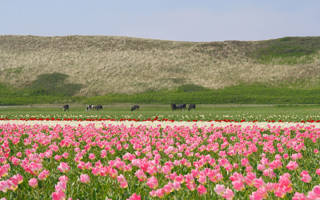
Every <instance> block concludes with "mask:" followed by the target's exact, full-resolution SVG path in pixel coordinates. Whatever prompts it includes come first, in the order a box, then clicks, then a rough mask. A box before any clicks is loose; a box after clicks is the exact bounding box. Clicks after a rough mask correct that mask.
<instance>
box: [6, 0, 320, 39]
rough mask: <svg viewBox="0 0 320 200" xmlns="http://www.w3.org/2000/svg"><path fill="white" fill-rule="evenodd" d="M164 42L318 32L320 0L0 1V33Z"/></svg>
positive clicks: (269, 37)
mask: <svg viewBox="0 0 320 200" xmlns="http://www.w3.org/2000/svg"><path fill="white" fill-rule="evenodd" d="M8 34H10V35H11V34H13V35H16V34H19V35H41V36H55V35H117V36H131V37H142V38H154V39H163V40H183V41H221V40H263V39H271V38H278V37H284V36H320V0H114V1H109V0H1V1H0V35H8Z"/></svg>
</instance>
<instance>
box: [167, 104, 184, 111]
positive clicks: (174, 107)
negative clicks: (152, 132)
mask: <svg viewBox="0 0 320 200" xmlns="http://www.w3.org/2000/svg"><path fill="white" fill-rule="evenodd" d="M186 108H187V105H186V104H179V105H176V104H171V109H172V110H184V109H186Z"/></svg>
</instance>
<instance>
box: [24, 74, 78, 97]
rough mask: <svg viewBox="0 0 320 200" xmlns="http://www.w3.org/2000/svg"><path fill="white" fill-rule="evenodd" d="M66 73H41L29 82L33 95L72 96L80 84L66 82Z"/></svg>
mask: <svg viewBox="0 0 320 200" xmlns="http://www.w3.org/2000/svg"><path fill="white" fill-rule="evenodd" d="M67 78H68V75H66V74H61V73H57V72H55V73H51V74H41V75H39V76H38V77H37V79H36V80H35V81H33V82H32V83H31V86H30V88H31V89H32V90H33V94H34V95H54V96H72V95H74V94H75V93H77V92H78V91H79V90H80V89H81V88H82V85H81V84H74V83H66V79H67Z"/></svg>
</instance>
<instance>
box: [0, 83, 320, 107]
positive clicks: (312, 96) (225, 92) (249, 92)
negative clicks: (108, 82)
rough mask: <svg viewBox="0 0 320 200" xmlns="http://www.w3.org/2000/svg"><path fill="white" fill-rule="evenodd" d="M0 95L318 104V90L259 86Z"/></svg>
mask: <svg viewBox="0 0 320 200" xmlns="http://www.w3.org/2000/svg"><path fill="white" fill-rule="evenodd" d="M0 91H1V92H0V105H23V104H41V103H65V102H78V103H84V104H104V105H105V104H111V103H145V104H171V103H196V104H230V103H232V104H319V102H320V88H319V87H316V88H312V89H305V88H290V87H288V86H285V85H284V86H281V87H275V86H269V85H263V84H251V85H248V84H240V85H237V86H232V87H226V88H223V89H217V90H210V89H206V88H201V87H197V86H194V85H187V86H183V87H180V88H178V89H176V90H160V91H152V90H151V91H146V92H143V93H139V94H130V95H129V94H108V95H105V96H93V97H83V96H62V95H46V94H45V95H42V94H35V93H34V90H30V89H15V88H12V87H9V86H5V85H3V84H2V85H1V84H0ZM52 94H54V93H52ZM60 94H61V93H60Z"/></svg>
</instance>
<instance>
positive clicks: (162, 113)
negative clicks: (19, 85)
mask: <svg viewBox="0 0 320 200" xmlns="http://www.w3.org/2000/svg"><path fill="white" fill-rule="evenodd" d="M140 107H141V108H140V110H138V111H134V112H131V111H130V104H113V105H105V106H104V109H103V110H101V111H88V112H87V111H85V106H84V105H83V106H81V105H71V107H70V111H68V112H63V111H62V107H60V106H51V107H50V106H47V107H46V106H42V107H39V106H33V107H5V108H3V107H2V108H0V118H11V119H19V118H60V119H62V118H73V119H97V118H99V119H100V118H104V119H140V120H147V119H154V118H155V117H158V118H159V119H171V120H178V121H179V120H183V121H188V120H204V121H209V120H223V119H232V120H236V121H241V120H246V121H253V120H258V121H267V120H275V121H278V120H282V121H293V122H296V121H302V120H304V121H307V120H315V121H316V120H320V106H319V105H272V106H271V105H197V108H196V110H192V111H187V110H186V111H171V109H170V106H169V105H150V104H146V105H145V104H142V105H140Z"/></svg>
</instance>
